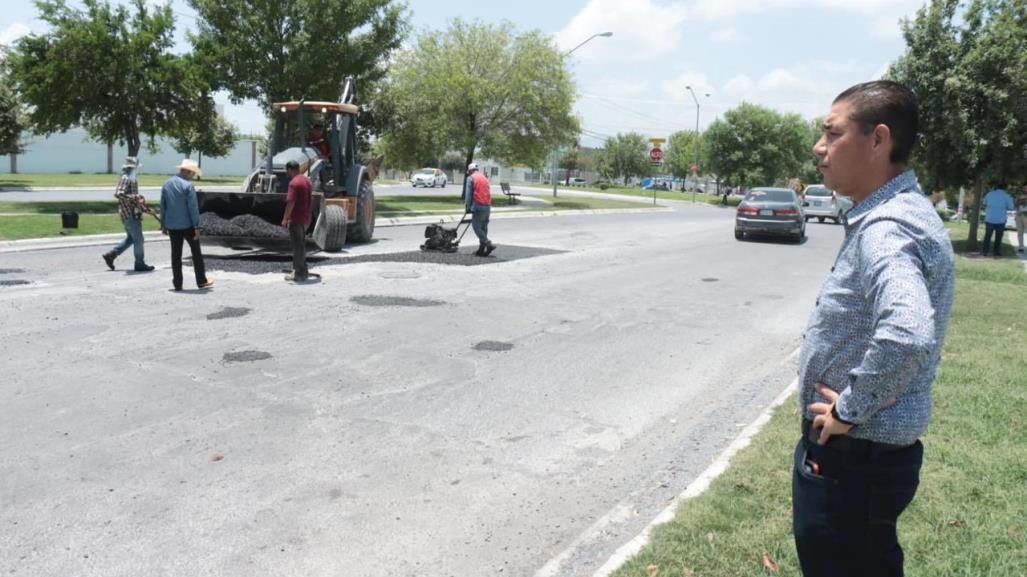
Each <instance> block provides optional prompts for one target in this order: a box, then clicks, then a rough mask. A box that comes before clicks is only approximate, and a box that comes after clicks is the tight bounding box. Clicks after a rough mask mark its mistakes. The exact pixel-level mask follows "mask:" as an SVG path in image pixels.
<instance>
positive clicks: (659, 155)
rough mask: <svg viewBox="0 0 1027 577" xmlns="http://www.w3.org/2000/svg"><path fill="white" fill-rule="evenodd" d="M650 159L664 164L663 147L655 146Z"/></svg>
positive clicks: (655, 162)
mask: <svg viewBox="0 0 1027 577" xmlns="http://www.w3.org/2000/svg"><path fill="white" fill-rule="evenodd" d="M649 160H651V161H652V162H653V164H663V149H661V148H654V149H652V150H650V151H649Z"/></svg>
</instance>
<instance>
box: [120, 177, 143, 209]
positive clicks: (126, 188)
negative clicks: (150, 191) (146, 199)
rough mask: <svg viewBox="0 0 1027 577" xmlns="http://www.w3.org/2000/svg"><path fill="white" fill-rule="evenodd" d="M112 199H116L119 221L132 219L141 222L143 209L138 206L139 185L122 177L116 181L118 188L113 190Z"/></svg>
mask: <svg viewBox="0 0 1027 577" xmlns="http://www.w3.org/2000/svg"><path fill="white" fill-rule="evenodd" d="M114 198H117V199H118V214H119V215H121V220H127V219H129V218H134V219H136V220H142V218H143V207H142V206H141V205H140V204H139V202H138V199H139V183H138V182H137V181H135V180H133V179H130V178H129V177H128V176H126V175H122V176H121V178H120V179H118V188H116V189H115V190H114Z"/></svg>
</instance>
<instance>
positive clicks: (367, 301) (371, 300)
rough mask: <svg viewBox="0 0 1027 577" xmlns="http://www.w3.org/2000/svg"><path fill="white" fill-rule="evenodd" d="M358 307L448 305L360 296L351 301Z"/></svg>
mask: <svg viewBox="0 0 1027 577" xmlns="http://www.w3.org/2000/svg"><path fill="white" fill-rule="evenodd" d="M349 300H350V302H353V303H355V304H358V305H363V306H365V307H439V306H442V305H444V304H446V303H445V302H443V301H436V300H430V299H414V298H409V297H390V296H378V295H359V296H355V297H352V298H350V299H349Z"/></svg>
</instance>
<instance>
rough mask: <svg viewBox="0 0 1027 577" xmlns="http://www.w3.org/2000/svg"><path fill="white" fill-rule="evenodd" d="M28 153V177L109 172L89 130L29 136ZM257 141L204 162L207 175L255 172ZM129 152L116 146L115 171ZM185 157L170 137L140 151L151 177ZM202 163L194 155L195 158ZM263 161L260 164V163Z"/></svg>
mask: <svg viewBox="0 0 1027 577" xmlns="http://www.w3.org/2000/svg"><path fill="white" fill-rule="evenodd" d="M24 142H25V151H24V152H23V153H21V154H19V155H18V158H17V170H18V172H20V173H28V174H39V173H42V174H67V173H74V172H80V173H83V174H92V173H101V174H102V173H105V172H107V145H106V144H103V143H100V142H95V141H92V140H90V139H89V136H88V135H87V134H86V131H85V130H82V129H73V130H69V131H68V132H64V133H59V134H52V135H50V136H38V135H34V134H26V135H25V138H24ZM255 143H256V141H254V140H239V141H237V142H236V143H235V147H234V148H233V149H232V151H231V152H229V153H228V155H226V156H224V157H223V158H209V157H204V158H203V159H202V165H203V172H204V174H205V175H209V176H244V175H247V174H249V173H250V172H252V168H253V153H254V145H255ZM127 155H128V149H127V148H126V147H124V146H118V145H117V144H115V145H114V154H113V163H112V164H113V168H114V171H115V172H117V171H118V170H120V168H121V165H122V163H123V162H124V160H125V157H126V156H127ZM183 158H185V155H183V154H179V153H178V152H176V151H175V149H174V148H173V147H172V145H171V141H170V140H168V139H166V138H158V139H157V152H156V153H151V152H150V151H149V149H148V148H147V147H146V140H144V141H143V147H142V149H141V150H140V151H139V161H140V163H141V164H142V165H143V168H142V170H143V172H145V173H149V174H174V173H175V172H176V170H175V167H176V166H178V164H179V163H180V162H181V161H182V159H183ZM191 158H192V159H193V160H198V159H199V156H198V155H197V154H196V153H195V152H194V153H193V154H192V156H191ZM260 160H261V159H260V158H259V157H257V159H256V161H257V162H258V163H259V162H260ZM7 172H10V163H8V162H0V173H7Z"/></svg>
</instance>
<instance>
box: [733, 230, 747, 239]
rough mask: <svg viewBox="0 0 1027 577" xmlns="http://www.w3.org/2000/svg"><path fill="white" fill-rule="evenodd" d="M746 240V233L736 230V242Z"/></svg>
mask: <svg viewBox="0 0 1027 577" xmlns="http://www.w3.org/2000/svg"><path fill="white" fill-rule="evenodd" d="M744 238H745V233H744V232H742V231H740V230H738V229H737V228H736V229H735V240H742V239H744Z"/></svg>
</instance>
